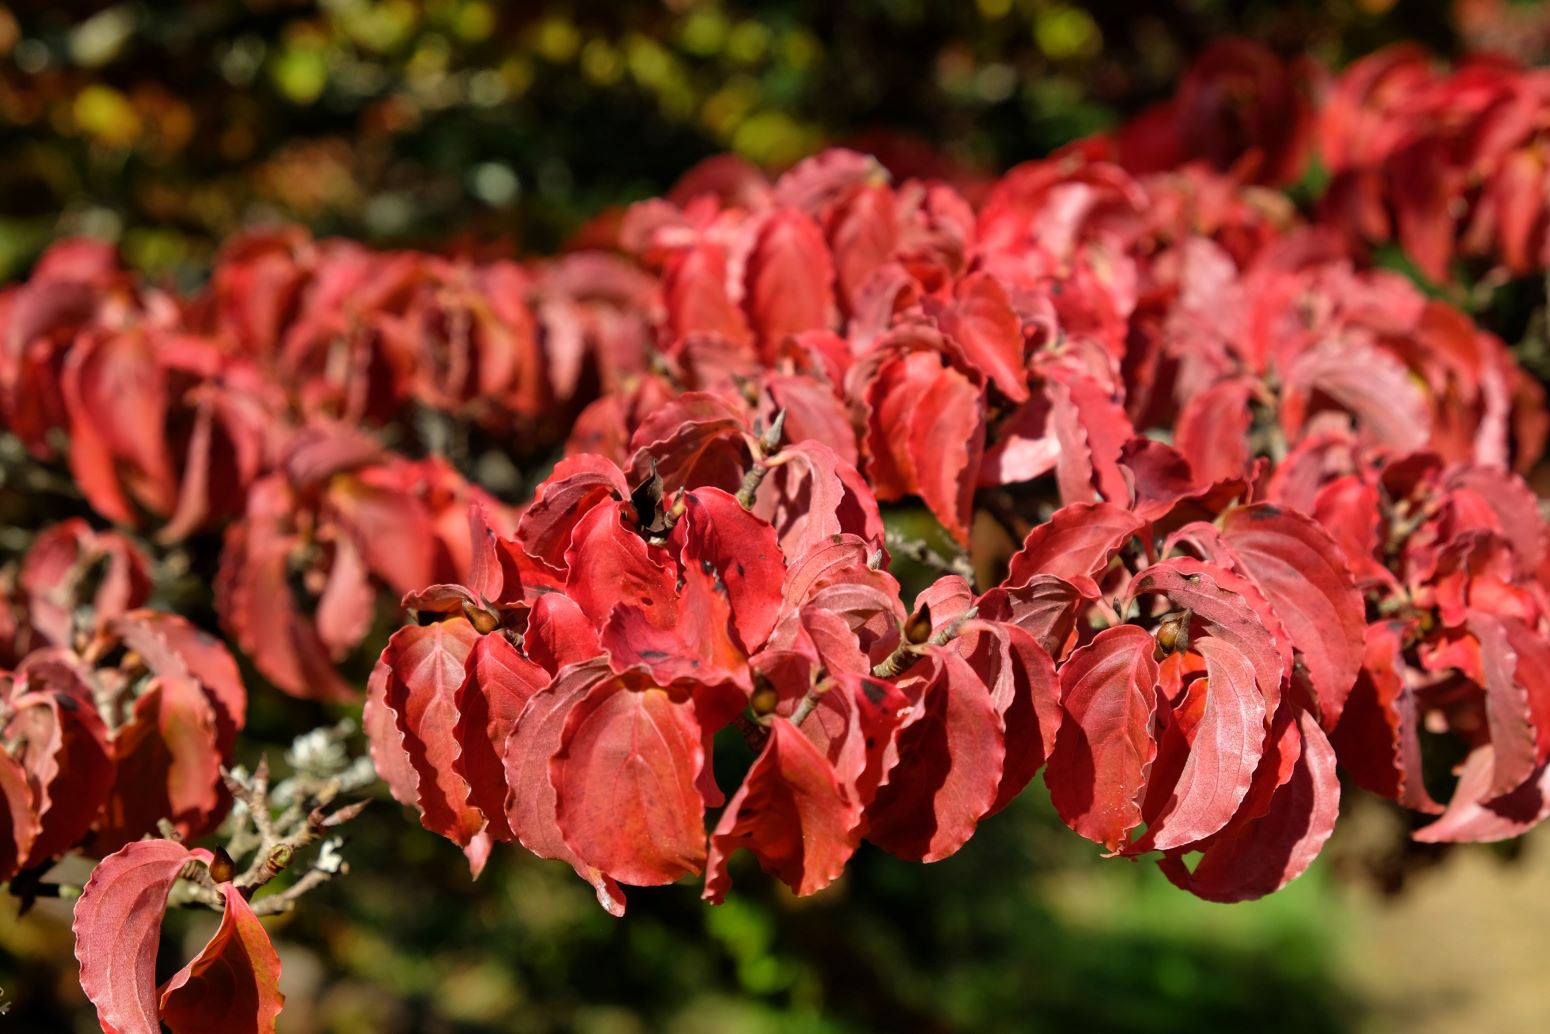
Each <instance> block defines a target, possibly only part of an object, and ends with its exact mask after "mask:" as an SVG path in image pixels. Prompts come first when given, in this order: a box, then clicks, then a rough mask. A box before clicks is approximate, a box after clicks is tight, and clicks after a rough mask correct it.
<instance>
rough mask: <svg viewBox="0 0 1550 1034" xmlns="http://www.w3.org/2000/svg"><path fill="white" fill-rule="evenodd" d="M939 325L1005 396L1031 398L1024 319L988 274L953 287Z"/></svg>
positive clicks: (994, 279) (965, 279)
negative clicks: (950, 297) (949, 303)
mask: <svg viewBox="0 0 1550 1034" xmlns="http://www.w3.org/2000/svg"><path fill="white" fill-rule="evenodd" d="M937 323H938V324H939V325H940V326H941V328H942V332H943V333H944V334H946V335H947V336H948V337H950V338H952V339H953V340H954V341H956V342H957V343H958V345H959V347H961V348H962V349H963V351H964V354H965V355H966V356H967V357H968V359H969V362H970V363H972V364H974V366H975V367H976V368H978V369H979V370H980V372H982V373H983V374H985V376H986V377H988V378H989V379H990V381H991V383H993V384H995V386H996V387H997V388H999V389H1001V393H1002V394H1003V395H1005V396H1006V397H1007V398H1008V399H1010V400H1011V401H1013V402H1022V401H1024V400H1026V399H1027V398H1028V360H1027V355H1026V350H1027V344H1026V342H1025V341H1024V340H1023V326H1022V320H1021V319H1019V318H1018V316H1017V313H1016V312H1015V311H1014V310H1013V309H1012V303H1011V301H1010V300H1009V299H1008V298H1007V293H1006V289H1005V288H1003V287H1002V286H1001V282H1000V281H998V280H997V279H996V278H995V277H993V276H991V275H990V274H989V273H971V274H970V275H968V276H966V277H964V278H963V279H962V280H959V281H958V283H957V285H956V286H955V287H954V288H953V304H952V305H951V306H950V307H948V308H946V309H944V310H943V311H942V312H941V314H940V315H939V316H938V317H937Z"/></svg>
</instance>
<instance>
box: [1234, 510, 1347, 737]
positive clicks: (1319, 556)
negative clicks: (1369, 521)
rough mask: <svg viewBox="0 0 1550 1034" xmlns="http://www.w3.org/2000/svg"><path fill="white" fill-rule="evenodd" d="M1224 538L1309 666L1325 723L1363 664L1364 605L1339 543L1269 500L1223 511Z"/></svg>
mask: <svg viewBox="0 0 1550 1034" xmlns="http://www.w3.org/2000/svg"><path fill="white" fill-rule="evenodd" d="M1222 537H1223V539H1225V540H1226V542H1227V544H1228V545H1229V546H1231V547H1232V551H1233V559H1234V560H1235V561H1236V564H1237V565H1238V566H1240V568H1241V573H1242V574H1244V575H1246V576H1247V577H1249V578H1251V579H1253V581H1254V584H1255V585H1257V586H1259V589H1260V591H1261V592H1263V593H1264V594H1265V599H1266V600H1267V601H1268V602H1269V603H1270V605H1271V607H1272V608H1273V609H1274V610H1275V615H1276V617H1277V618H1278V619H1279V620H1280V622H1281V627H1282V628H1284V629H1286V633H1287V635H1288V636H1290V637H1291V642H1292V646H1293V648H1294V649H1295V650H1296V652H1297V653H1298V654H1299V655H1301V657H1302V659H1303V663H1304V664H1305V665H1306V666H1307V670H1308V679H1309V681H1310V682H1312V683H1313V689H1314V691H1315V692H1316V693H1317V695H1318V702H1319V719H1320V721H1321V722H1323V724H1324V727H1325V728H1326V729H1333V728H1334V727H1335V725H1336V724H1337V723H1338V722H1339V720H1340V712H1341V710H1342V708H1344V706H1345V698H1346V695H1347V694H1348V693H1349V692H1350V691H1351V684H1352V683H1353V682H1354V681H1355V679H1356V673H1357V671H1358V669H1360V668H1361V665H1362V653H1363V649H1364V647H1363V634H1364V633H1363V629H1364V627H1365V620H1364V619H1365V616H1366V614H1365V606H1364V605H1363V602H1362V597H1361V593H1360V592H1358V591H1357V589H1356V586H1355V585H1354V584H1353V583H1352V580H1351V572H1350V569H1349V568H1348V567H1347V565H1346V561H1345V557H1344V555H1343V554H1342V552H1341V550H1340V546H1339V545H1337V544H1336V542H1335V540H1334V539H1333V538H1331V537H1330V535H1329V533H1328V532H1326V531H1325V530H1324V529H1323V528H1320V527H1319V526H1318V524H1316V523H1315V522H1314V521H1313V520H1312V519H1310V518H1308V517H1305V516H1303V515H1302V514H1299V513H1296V512H1294V511H1291V510H1283V509H1280V508H1279V507H1276V506H1272V505H1271V504H1269V503H1256V504H1254V505H1252V506H1244V507H1238V508H1236V509H1233V510H1229V511H1228V512H1227V515H1226V517H1225V519H1224V521H1223V525H1222Z"/></svg>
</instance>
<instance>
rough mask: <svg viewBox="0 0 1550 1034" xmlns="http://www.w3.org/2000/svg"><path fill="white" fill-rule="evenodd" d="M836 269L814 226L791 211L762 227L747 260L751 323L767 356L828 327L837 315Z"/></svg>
mask: <svg viewBox="0 0 1550 1034" xmlns="http://www.w3.org/2000/svg"><path fill="white" fill-rule="evenodd" d="M833 281H834V268H833V264H832V261H831V259H830V258H829V249H828V248H827V247H825V245H824V240H823V235H822V234H821V233H820V232H819V230H818V227H817V226H816V225H814V223H813V221H812V220H811V219H809V218H808V217H807V216H806V215H803V214H802V213H801V212H797V211H794V210H791V209H780V210H777V211H775V212H774V213H773V214H772V215H771V216H770V217H769V218H768V219H767V220H766V221H765V222H764V223H763V225H762V226H761V227H760V229H759V232H758V237H757V239H756V240H755V243H754V246H753V251H752V253H751V254H749V256H748V259H747V273H746V276H745V281H744V284H745V291H746V296H747V302H746V311H747V313H748V321H749V323H750V324H751V325H752V326H753V328H754V330H755V332H756V333H757V334H758V337H759V345H760V350H761V352H762V353H763V354H764V355H766V356H768V355H771V354H773V351H774V348H775V346H776V345H777V344H779V342H780V340H781V338H783V337H785V336H786V335H787V334H795V333H798V332H800V331H804V330H814V329H817V328H821V327H827V326H828V325H829V322H830V320H831V319H833V315H834V307H835V306H834V285H833Z"/></svg>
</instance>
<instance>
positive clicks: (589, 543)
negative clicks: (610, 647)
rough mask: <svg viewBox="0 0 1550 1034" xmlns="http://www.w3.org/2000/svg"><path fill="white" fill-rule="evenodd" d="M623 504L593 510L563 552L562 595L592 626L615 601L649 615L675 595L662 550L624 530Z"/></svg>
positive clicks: (598, 507)
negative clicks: (563, 588)
mask: <svg viewBox="0 0 1550 1034" xmlns="http://www.w3.org/2000/svg"><path fill="white" fill-rule="evenodd" d="M628 505H629V504H628V503H620V502H607V503H603V504H602V505H600V506H595V507H593V508H592V510H590V511H589V512H588V513H587V515H586V516H585V517H583V518H582V519H581V520H580V521H579V522H578V523H577V524H576V528H575V530H574V531H573V532H572V533H571V541H570V546H569V547H568V548H567V549H566V550H565V564H566V566H567V567H568V568H569V570H570V573H569V575H568V576H567V577H566V580H565V593H566V595H567V596H569V597H570V598H571V599H573V600H575V601H576V603H577V605H579V606H580V607H581V609H582V611H583V612H584V613H585V614H586V615H587V617H588V618H590V619H591V620H592V622H593V623H594V624H597V625H602V624H603V623H604V622H606V621H607V620H608V616H609V614H610V613H612V611H613V609H614V607H615V606H616V605H618V604H620V603H627V604H629V605H630V606H632V607H640V608H642V609H643V610H644V611H645V612H646V613H648V614H650V613H653V612H654V608H661V607H663V606H665V605H666V604H667V603H668V602H669V601H671V600H672V599H674V598H675V597H676V596H677V595H678V593H677V590H676V589H675V588H674V585H673V580H674V576H673V572H672V571H671V567H672V566H673V565H672V561H671V560H670V559H669V557H668V555H667V552H666V551H665V550H663V549H661V548H660V547H657V546H649V545H647V544H646V541H645V540H644V539H642V538H641V537H640V536H639V535H637V534H635V532H634V530H632V529H630V528H628V527H626V526H625V524H624V520H623V514H624V507H626V506H628Z"/></svg>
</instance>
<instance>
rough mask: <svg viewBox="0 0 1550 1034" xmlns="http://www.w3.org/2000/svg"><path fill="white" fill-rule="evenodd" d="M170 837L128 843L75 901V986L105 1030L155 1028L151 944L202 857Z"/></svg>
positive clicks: (146, 1032)
mask: <svg viewBox="0 0 1550 1034" xmlns="http://www.w3.org/2000/svg"><path fill="white" fill-rule="evenodd" d="M209 860H210V853H209V852H208V851H203V850H199V851H190V850H189V849H188V848H186V847H184V846H183V845H182V844H179V843H176V842H174V841H171V840H141V841H137V842H135V843H131V844H126V845H124V846H123V847H122V848H120V849H119V850H118V851H117V852H115V853H114V854H111V855H109V856H108V857H106V858H104V859H103V860H102V861H101V862H100V863H98V865H97V867H96V868H95V869H94V870H92V874H91V879H89V880H87V881H86V887H85V889H84V890H83V891H82V892H81V897H80V899H79V900H77V901H76V903H75V920H74V922H73V923H72V924H71V930H72V931H73V932H74V934H75V957H76V958H77V959H78V960H80V963H81V989H82V990H83V991H85V992H86V997H87V998H89V999H91V1003H92V1005H94V1006H96V1007H97V1018H98V1020H99V1021H100V1022H101V1023H102V1029H103V1030H104V1031H107V1032H111V1034H161V1020H160V1009H159V1002H158V997H157V993H156V948H157V945H158V944H160V942H161V917H162V913H163V912H165V911H166V908H167V895H168V894H170V893H171V892H172V885H173V884H174V883H176V882H177V880H178V876H179V874H180V873H181V872H182V871H183V868H184V866H186V865H188V864H189V863H190V862H208V861H209Z"/></svg>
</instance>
